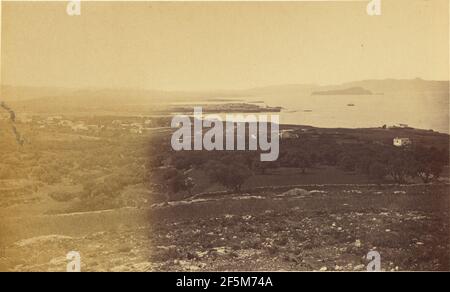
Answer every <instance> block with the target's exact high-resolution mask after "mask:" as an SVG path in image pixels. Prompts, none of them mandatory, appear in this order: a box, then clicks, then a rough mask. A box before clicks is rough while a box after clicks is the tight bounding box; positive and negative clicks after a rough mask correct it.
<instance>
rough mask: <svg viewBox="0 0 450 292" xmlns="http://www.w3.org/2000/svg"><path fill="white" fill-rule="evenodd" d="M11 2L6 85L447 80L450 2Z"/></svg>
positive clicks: (5, 23) (6, 21)
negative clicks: (369, 10) (370, 11)
mask: <svg viewBox="0 0 450 292" xmlns="http://www.w3.org/2000/svg"><path fill="white" fill-rule="evenodd" d="M367 3H368V1H364V2H342V3H339V2H318V3H311V2H299V3H292V2H291V3H289V2H288V3H151V2H147V3H145V2H144V3H143V2H134V3H117V2H109V3H85V2H84V3H83V1H82V11H81V16H72V17H70V16H68V15H67V14H66V11H65V10H66V5H67V2H66V1H64V2H62V3H55V2H53V3H48V2H47V3H42V2H40V3H23V2H7V3H3V9H2V56H1V69H2V83H3V84H12V85H37V86H59V87H129V88H152V89H168V90H197V89H200V90H202V89H239V88H247V87H254V86H265V85H273V84H287V83H320V84H328V83H340V82H344V81H353V80H360V79H369V78H370V79H372V78H376V79H382V78H415V77H421V78H424V79H439V80H448V74H449V71H448V70H449V69H448V67H449V56H448V55H449V40H448V37H449V31H448V30H449V23H448V14H449V7H448V5H449V4H448V0H442V1H441V0H430V1H426V0H420V1H414V0H407V1H399V0H395V1H393V0H383V1H382V4H383V7H382V15H381V16H372V17H371V16H368V15H367V14H366V8H365V7H366V4H367Z"/></svg>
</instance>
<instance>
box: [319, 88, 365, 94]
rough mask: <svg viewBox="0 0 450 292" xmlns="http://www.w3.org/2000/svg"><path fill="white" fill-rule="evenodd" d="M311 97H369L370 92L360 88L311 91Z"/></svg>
mask: <svg viewBox="0 0 450 292" xmlns="http://www.w3.org/2000/svg"><path fill="white" fill-rule="evenodd" d="M311 94H312V95H371V94H372V91H370V90H367V89H364V88H362V87H359V86H357V87H350V88H344V89H335V90H324V91H313V92H312V93H311Z"/></svg>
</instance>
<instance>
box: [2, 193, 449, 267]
mask: <svg viewBox="0 0 450 292" xmlns="http://www.w3.org/2000/svg"><path fill="white" fill-rule="evenodd" d="M449 203H450V200H449V193H448V185H430V186H417V187H414V186H409V187H406V186H405V187H401V186H397V187H392V186H391V187H354V188H349V187H346V188H331V187H326V186H324V187H320V188H316V189H293V190H290V191H285V192H281V191H280V192H264V191H261V192H258V193H256V194H238V195H227V196H210V197H201V198H197V199H193V200H186V201H178V202H170V203H164V204H155V205H152V206H149V207H148V208H145V209H137V208H127V209H118V210H109V211H101V212H89V213H76V214H59V215H52V216H45V218H44V217H39V218H38V217H36V218H27V219H26V218H22V219H21V218H16V219H14V220H13V221H14V222H13V221H11V222H12V223H11V226H15V225H17V226H19V225H20V224H27V226H29V228H30V230H33V232H32V235H33V236H26V235H25V234H23V235H21V238H14V240H10V241H9V242H7V241H5V240H4V241H3V242H7V243H4V247H3V250H2V253H1V259H0V269H1V270H3V271H4V270H7V271H65V270H66V265H67V260H66V254H67V253H68V252H69V251H72V250H75V251H78V252H80V254H81V258H82V266H81V269H82V270H83V271H211V270H213V271H217V270H220V271H222V270H230V271H235V270H246V271H247V270H301V271H304V270H320V271H343V270H345V271H363V270H366V265H367V263H368V260H367V259H366V255H367V253H368V252H369V251H371V250H376V251H378V252H379V253H380V255H381V268H382V270H386V271H397V270H433V271H435V270H450V254H449V251H450V240H449V238H450V236H449V235H450V226H449V223H450V220H449V219H450V218H449V210H450V208H449V206H450V204H449ZM44 225H45V226H46V227H42V228H39V226H44ZM74 226H76V228H75V227H74ZM69 227H70V228H69ZM30 235H31V233H30Z"/></svg>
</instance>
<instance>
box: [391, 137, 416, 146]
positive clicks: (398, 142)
mask: <svg viewBox="0 0 450 292" xmlns="http://www.w3.org/2000/svg"><path fill="white" fill-rule="evenodd" d="M411 143H412V142H411V139H409V138H399V137H395V138H394V146H397V147H403V146H408V145H411Z"/></svg>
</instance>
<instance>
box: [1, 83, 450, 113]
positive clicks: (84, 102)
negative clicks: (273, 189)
mask: <svg viewBox="0 0 450 292" xmlns="http://www.w3.org/2000/svg"><path fill="white" fill-rule="evenodd" d="M397 92H401V93H407V94H408V93H419V94H420V93H432V94H439V96H441V97H442V99H445V100H448V93H449V81H429V80H423V79H419V78H416V79H384V80H362V81H354V82H347V83H343V84H337V85H316V84H286V85H273V86H266V87H257V88H249V89H236V90H209V91H163V90H144V89H126V88H118V89H114V88H85V89H70V88H58V87H54V88H52V87H24V86H6V85H3V86H2V87H1V92H0V101H5V102H6V103H7V104H8V105H11V106H12V107H13V108H14V109H17V110H22V111H29V112H65V111H68V112H70V111H98V110H122V109H123V110H124V111H128V110H133V111H139V110H141V109H143V108H145V109H148V110H158V109H159V108H161V107H164V105H165V104H166V105H167V104H169V103H172V102H194V101H199V102H201V101H206V100H209V99H222V100H223V99H228V98H239V99H241V100H245V98H247V97H264V96H268V97H276V98H293V99H296V98H307V96H311V94H315V95H319V94H320V95H336V94H345V95H364V94H384V93H386V94H387V93H397ZM275 105H276V104H274V106H275Z"/></svg>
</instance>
